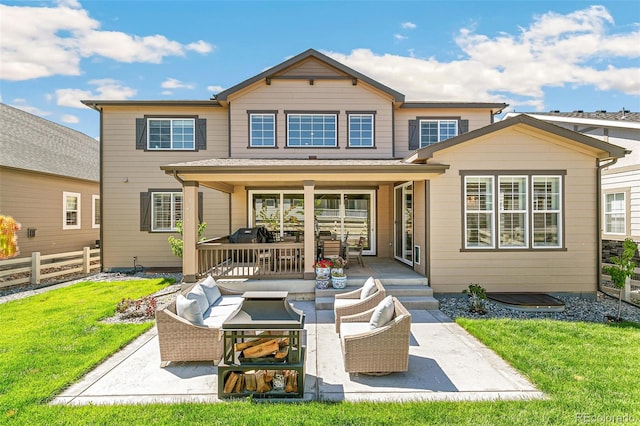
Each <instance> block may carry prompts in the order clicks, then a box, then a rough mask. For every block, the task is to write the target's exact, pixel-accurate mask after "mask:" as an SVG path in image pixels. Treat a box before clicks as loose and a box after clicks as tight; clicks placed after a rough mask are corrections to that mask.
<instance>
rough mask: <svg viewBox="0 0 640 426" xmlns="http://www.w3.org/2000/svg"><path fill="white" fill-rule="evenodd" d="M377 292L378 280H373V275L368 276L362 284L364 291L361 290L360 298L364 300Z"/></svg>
mask: <svg viewBox="0 0 640 426" xmlns="http://www.w3.org/2000/svg"><path fill="white" fill-rule="evenodd" d="M375 292H376V282H375V281H374V280H373V277H369V278H367V280H366V281H365V282H364V285H363V286H362V291H361V292H360V300H364V299H366V298H367V297H369V296H371V295H372V294H373V293H375Z"/></svg>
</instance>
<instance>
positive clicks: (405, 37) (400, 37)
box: [393, 34, 409, 41]
mask: <svg viewBox="0 0 640 426" xmlns="http://www.w3.org/2000/svg"><path fill="white" fill-rule="evenodd" d="M393 38H395V39H396V40H398V41H402V40H406V39H408V38H409V37H407V36H403V35H402V34H394V35H393Z"/></svg>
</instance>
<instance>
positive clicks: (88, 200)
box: [0, 103, 100, 257]
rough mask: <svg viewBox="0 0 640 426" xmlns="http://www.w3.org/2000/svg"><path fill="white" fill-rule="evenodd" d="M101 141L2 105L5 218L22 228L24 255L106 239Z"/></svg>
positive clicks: (0, 187) (1, 207) (0, 206)
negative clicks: (103, 232) (103, 236)
mask: <svg viewBox="0 0 640 426" xmlns="http://www.w3.org/2000/svg"><path fill="white" fill-rule="evenodd" d="M99 152H100V143H99V142H98V141H97V140H95V139H94V138H91V137H89V136H87V135H85V134H83V133H80V132H78V131H75V130H73V129H70V128H68V127H64V126H61V125H59V124H56V123H53V122H51V121H49V120H45V119H43V118H41V117H38V116H35V115H33V114H29V113H28V112H25V111H22V110H20V109H17V108H13V107H11V106H9V105H6V104H2V103H0V214H2V215H5V216H11V217H13V218H14V219H15V221H16V222H18V223H20V224H21V225H22V227H21V229H20V230H19V231H18V232H17V236H18V247H19V249H20V254H19V255H18V257H30V256H31V254H32V253H33V252H39V253H41V254H45V255H46V254H54V253H65V252H71V251H78V250H82V248H83V247H93V246H95V245H96V240H98V239H99V238H100V182H99V178H100V173H99V164H100V163H99V161H100V155H99Z"/></svg>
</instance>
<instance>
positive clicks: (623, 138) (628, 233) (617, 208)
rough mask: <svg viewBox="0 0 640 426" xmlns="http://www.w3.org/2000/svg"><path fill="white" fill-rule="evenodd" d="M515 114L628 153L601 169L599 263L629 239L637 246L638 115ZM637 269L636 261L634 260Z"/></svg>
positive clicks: (639, 234)
mask: <svg viewBox="0 0 640 426" xmlns="http://www.w3.org/2000/svg"><path fill="white" fill-rule="evenodd" d="M518 114H527V115H528V116H530V117H534V118H537V119H539V120H544V121H547V122H549V123H553V124H555V125H556V126H561V127H564V128H567V129H570V130H573V131H575V132H580V133H583V134H585V135H588V136H591V137H594V138H596V139H600V140H603V141H605V142H609V143H612V144H615V145H619V146H621V147H624V148H626V149H627V150H629V151H631V154H630V155H627V156H626V157H624V158H621V159H619V160H617V161H615V162H612V164H611V165H610V166H608V167H605V168H603V169H602V188H601V194H600V196H601V199H602V203H601V205H602V212H601V220H602V222H601V224H600V229H601V231H602V260H603V261H604V262H605V263H607V262H609V259H610V257H611V255H620V254H621V252H622V242H623V241H624V239H625V238H631V239H633V240H634V241H638V242H640V113H639V112H631V111H628V110H625V109H622V110H620V111H618V112H607V111H603V110H600V111H596V112H584V111H573V112H560V111H551V112H535V113H534V112H523V113H509V114H507V115H506V117H505V118H509V117H513V116H516V115H518ZM636 262H637V263H638V264H639V265H640V258H637V259H636Z"/></svg>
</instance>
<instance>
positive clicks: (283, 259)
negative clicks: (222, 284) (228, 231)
mask: <svg viewBox="0 0 640 426" xmlns="http://www.w3.org/2000/svg"><path fill="white" fill-rule="evenodd" d="M197 252H198V274H200V275H204V274H211V275H212V276H213V277H214V278H223V277H234V278H235V277H238V278H241V277H252V278H256V277H258V278H259V277H287V278H302V277H303V276H304V243H255V244H254V243H238V244H232V243H227V242H204V243H200V244H198V246H197Z"/></svg>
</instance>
